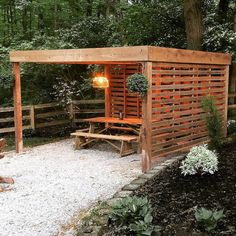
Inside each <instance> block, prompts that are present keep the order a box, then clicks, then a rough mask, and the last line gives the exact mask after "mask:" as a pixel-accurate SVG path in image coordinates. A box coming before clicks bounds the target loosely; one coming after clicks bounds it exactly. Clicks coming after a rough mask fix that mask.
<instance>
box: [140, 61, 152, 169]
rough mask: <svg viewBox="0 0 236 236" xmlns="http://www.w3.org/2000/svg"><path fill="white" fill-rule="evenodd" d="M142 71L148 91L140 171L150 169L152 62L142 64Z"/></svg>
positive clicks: (145, 104)
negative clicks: (146, 81)
mask: <svg viewBox="0 0 236 236" xmlns="http://www.w3.org/2000/svg"><path fill="white" fill-rule="evenodd" d="M144 67H145V68H143V69H144V70H143V72H144V75H145V76H146V78H147V80H148V92H147V95H146V96H145V98H144V100H143V111H142V114H143V124H142V171H143V172H146V171H148V170H149V169H151V165H152V163H151V158H152V156H151V155H152V150H151V149H152V62H146V63H145V64H144Z"/></svg>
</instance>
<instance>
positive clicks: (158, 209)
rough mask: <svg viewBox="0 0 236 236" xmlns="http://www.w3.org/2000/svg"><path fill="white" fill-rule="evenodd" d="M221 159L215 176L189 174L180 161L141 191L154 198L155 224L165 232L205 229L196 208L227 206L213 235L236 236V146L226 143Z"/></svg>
mask: <svg viewBox="0 0 236 236" xmlns="http://www.w3.org/2000/svg"><path fill="white" fill-rule="evenodd" d="M219 161H220V164H219V171H218V172H217V173H216V174H215V175H204V176H186V177H184V176H182V175H181V173H180V170H179V163H178V164H177V165H176V166H174V167H172V168H168V169H167V170H166V171H165V172H163V173H162V174H161V175H160V176H158V177H156V178H155V179H154V181H151V182H150V181H149V182H148V183H147V184H146V185H145V186H144V187H142V188H141V189H140V190H139V191H137V195H139V196H147V197H148V198H149V199H150V200H151V203H152V206H153V208H154V223H155V224H157V225H160V226H161V227H162V233H163V234H162V235H168V236H171V235H181V236H182V235H184V234H183V231H191V230H192V229H194V230H196V231H197V230H199V229H201V228H200V227H199V226H198V225H197V224H196V222H195V219H194V212H195V207H206V208H208V209H224V213H225V218H224V220H223V221H222V222H220V223H219V227H218V228H217V230H216V232H214V233H212V235H236V230H235V227H236V145H231V146H225V147H224V148H223V149H222V151H221V153H220V159H219ZM183 229H184V230H183ZM186 235H191V234H190V233H187V234H186Z"/></svg>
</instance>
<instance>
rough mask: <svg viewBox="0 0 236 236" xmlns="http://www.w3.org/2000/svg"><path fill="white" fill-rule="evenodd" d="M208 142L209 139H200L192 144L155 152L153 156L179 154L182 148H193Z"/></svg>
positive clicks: (187, 143) (188, 143)
mask: <svg viewBox="0 0 236 236" xmlns="http://www.w3.org/2000/svg"><path fill="white" fill-rule="evenodd" d="M207 140H208V137H203V138H199V139H196V140H192V141H190V142H186V143H183V144H180V145H175V146H171V147H169V148H163V149H161V150H158V151H153V152H152V155H153V156H156V155H167V154H169V153H170V152H171V153H173V152H177V151H178V149H181V148H188V147H192V145H199V144H200V143H203V142H207Z"/></svg>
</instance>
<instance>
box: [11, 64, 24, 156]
mask: <svg viewBox="0 0 236 236" xmlns="http://www.w3.org/2000/svg"><path fill="white" fill-rule="evenodd" d="M13 75H14V79H15V83H14V120H15V145H16V152H17V153H20V152H22V151H23V128H22V107H21V81H20V63H19V62H14V63H13Z"/></svg>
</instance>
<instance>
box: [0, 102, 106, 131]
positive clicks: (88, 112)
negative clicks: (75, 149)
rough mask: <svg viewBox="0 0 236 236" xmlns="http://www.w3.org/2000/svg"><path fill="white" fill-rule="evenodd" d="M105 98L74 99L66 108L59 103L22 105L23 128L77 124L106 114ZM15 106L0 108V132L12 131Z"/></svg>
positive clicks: (33, 128)
mask: <svg viewBox="0 0 236 236" xmlns="http://www.w3.org/2000/svg"><path fill="white" fill-rule="evenodd" d="M104 112H105V110H104V100H79V101H72V102H71V103H70V104H69V105H68V106H67V107H66V108H65V107H64V108H63V107H62V106H61V105H60V104H59V103H46V104H38V105H28V106H22V113H23V115H22V122H23V129H24V130H26V129H32V130H35V129H39V128H46V127H51V126H57V125H71V126H76V125H78V123H81V122H83V121H84V119H85V118H91V117H95V116H104ZM14 131H15V127H14V107H2V108H0V134H5V133H11V132H14Z"/></svg>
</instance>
